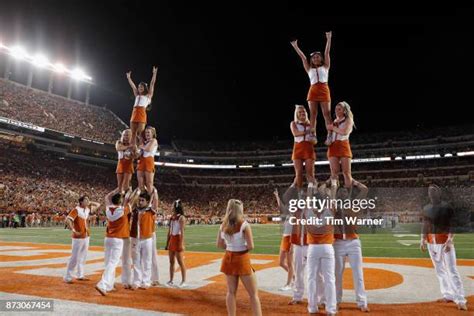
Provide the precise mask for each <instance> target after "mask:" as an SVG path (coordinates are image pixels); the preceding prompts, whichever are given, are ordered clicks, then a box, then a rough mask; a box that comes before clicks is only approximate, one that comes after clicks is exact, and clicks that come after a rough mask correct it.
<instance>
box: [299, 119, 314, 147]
mask: <svg viewBox="0 0 474 316" xmlns="http://www.w3.org/2000/svg"><path fill="white" fill-rule="evenodd" d="M295 125H296V129H297V130H298V131H299V132H304V131H309V130H310V129H311V128H310V127H309V125H304V124H301V123H299V122H295ZM309 136H310V134H305V135H303V136H295V143H301V142H304V141H309Z"/></svg>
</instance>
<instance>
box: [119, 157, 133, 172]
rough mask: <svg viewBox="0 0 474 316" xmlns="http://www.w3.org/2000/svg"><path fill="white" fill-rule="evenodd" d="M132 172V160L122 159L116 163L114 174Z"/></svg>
mask: <svg viewBox="0 0 474 316" xmlns="http://www.w3.org/2000/svg"><path fill="white" fill-rule="evenodd" d="M133 172H134V171H133V160H132V159H125V158H122V159H120V160H119V161H118V163H117V169H116V170H115V173H118V174H122V173H130V174H132V173H133Z"/></svg>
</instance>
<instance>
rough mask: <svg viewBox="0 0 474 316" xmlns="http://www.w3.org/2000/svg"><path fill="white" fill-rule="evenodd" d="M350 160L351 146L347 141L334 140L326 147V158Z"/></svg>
mask: <svg viewBox="0 0 474 316" xmlns="http://www.w3.org/2000/svg"><path fill="white" fill-rule="evenodd" d="M330 157H338V158H343V157H346V158H352V151H351V145H350V143H349V140H336V141H334V142H333V143H332V144H331V145H329V147H328V158H330Z"/></svg>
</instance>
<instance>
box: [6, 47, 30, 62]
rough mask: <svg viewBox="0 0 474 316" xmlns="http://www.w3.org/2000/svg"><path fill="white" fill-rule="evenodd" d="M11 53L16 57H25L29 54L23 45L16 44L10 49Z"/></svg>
mask: <svg viewBox="0 0 474 316" xmlns="http://www.w3.org/2000/svg"><path fill="white" fill-rule="evenodd" d="M10 53H11V54H12V56H13V57H14V58H16V59H25V58H26V57H27V56H28V55H27V54H26V51H25V49H24V48H23V47H21V46H15V47H13V48H12V49H11V50H10Z"/></svg>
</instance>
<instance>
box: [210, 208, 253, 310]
mask: <svg viewBox="0 0 474 316" xmlns="http://www.w3.org/2000/svg"><path fill="white" fill-rule="evenodd" d="M243 212H244V207H243V204H242V202H241V201H239V200H234V199H230V200H229V202H228V203H227V210H226V214H225V216H224V219H223V222H222V225H221V227H220V228H219V232H218V234H217V247H218V248H222V249H225V250H226V252H225V255H224V258H223V259H222V265H221V272H222V273H224V274H225V275H226V279H227V297H226V306H227V314H228V315H230V316H233V315H236V314H237V288H238V285H239V279H240V280H242V283H243V284H244V287H245V289H246V290H247V292H248V294H249V297H250V306H251V308H252V314H253V315H262V308H261V306H260V299H259V297H258V287H257V278H256V277H255V272H254V269H253V268H252V266H251V264H250V256H249V251H250V250H252V249H253V248H254V243H253V237H252V230H251V228H250V225H249V223H248V222H247V221H245V220H244V213H243Z"/></svg>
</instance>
